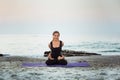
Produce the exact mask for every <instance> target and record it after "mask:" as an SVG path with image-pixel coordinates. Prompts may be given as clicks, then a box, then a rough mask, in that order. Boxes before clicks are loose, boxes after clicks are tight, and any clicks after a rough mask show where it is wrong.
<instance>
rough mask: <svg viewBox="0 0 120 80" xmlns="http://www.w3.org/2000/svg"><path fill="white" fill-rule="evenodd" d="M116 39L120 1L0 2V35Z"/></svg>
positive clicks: (30, 0)
mask: <svg viewBox="0 0 120 80" xmlns="http://www.w3.org/2000/svg"><path fill="white" fill-rule="evenodd" d="M54 30H59V31H60V32H61V33H62V34H66V35H81V36H84V35H94V36H112V37H113V36H116V37H118V36H119V35H120V0H0V34H50V33H51V32H52V31H54Z"/></svg>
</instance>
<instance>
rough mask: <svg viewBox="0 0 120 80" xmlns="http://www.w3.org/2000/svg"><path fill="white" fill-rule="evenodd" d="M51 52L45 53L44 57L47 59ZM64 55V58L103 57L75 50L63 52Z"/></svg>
mask: <svg viewBox="0 0 120 80" xmlns="http://www.w3.org/2000/svg"><path fill="white" fill-rule="evenodd" d="M49 53H50V51H45V52H44V57H47V56H48V54H49ZM62 54H63V55H64V56H67V57H68V56H91V55H101V54H97V53H90V52H86V51H73V50H62Z"/></svg>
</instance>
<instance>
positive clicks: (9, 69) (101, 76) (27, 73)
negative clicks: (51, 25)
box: [0, 55, 120, 80]
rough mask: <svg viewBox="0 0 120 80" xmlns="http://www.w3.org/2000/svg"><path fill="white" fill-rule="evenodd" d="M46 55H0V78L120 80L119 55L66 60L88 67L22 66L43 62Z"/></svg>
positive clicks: (3, 79) (7, 79)
mask: <svg viewBox="0 0 120 80" xmlns="http://www.w3.org/2000/svg"><path fill="white" fill-rule="evenodd" d="M46 60H47V57H39V58H32V57H23V56H11V57H0V80H120V77H119V75H120V56H117V55H116V56H115V55H114V56H113V55H106V56H76V57H75V56H74V57H66V60H67V61H68V62H81V61H87V62H88V63H89V64H90V66H89V67H72V68H64V67H24V66H21V65H22V63H23V62H45V61H46Z"/></svg>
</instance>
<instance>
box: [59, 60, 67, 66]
mask: <svg viewBox="0 0 120 80" xmlns="http://www.w3.org/2000/svg"><path fill="white" fill-rule="evenodd" d="M59 64H61V65H67V60H60V61H59Z"/></svg>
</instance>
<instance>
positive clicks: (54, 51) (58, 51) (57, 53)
mask: <svg viewBox="0 0 120 80" xmlns="http://www.w3.org/2000/svg"><path fill="white" fill-rule="evenodd" d="M50 47H51V56H52V58H57V57H58V56H61V50H62V41H60V45H59V47H57V48H54V47H53V43H52V41H51V42H50Z"/></svg>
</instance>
